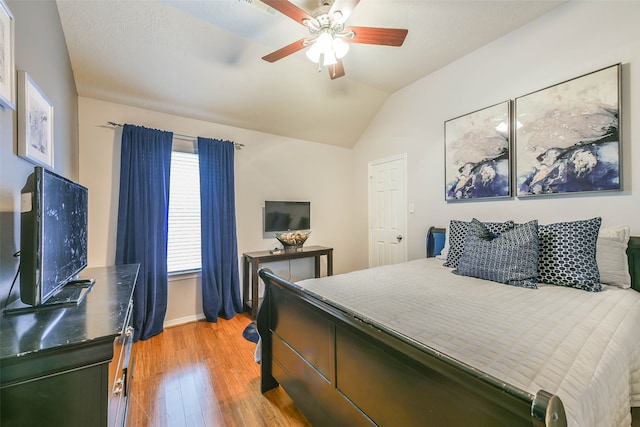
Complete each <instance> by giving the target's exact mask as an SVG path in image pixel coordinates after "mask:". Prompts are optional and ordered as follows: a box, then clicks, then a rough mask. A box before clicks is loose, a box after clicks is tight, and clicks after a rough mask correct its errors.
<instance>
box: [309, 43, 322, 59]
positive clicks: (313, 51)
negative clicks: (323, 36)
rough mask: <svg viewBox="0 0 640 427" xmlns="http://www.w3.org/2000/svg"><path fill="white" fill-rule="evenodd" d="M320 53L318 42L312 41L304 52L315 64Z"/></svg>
mask: <svg viewBox="0 0 640 427" xmlns="http://www.w3.org/2000/svg"><path fill="white" fill-rule="evenodd" d="M320 54H322V51H321V50H320V47H319V46H318V43H313V44H312V45H311V47H310V48H309V49H307V51H306V52H305V55H307V58H309V60H310V61H311V62H314V63H316V64H317V63H318V62H319V61H320Z"/></svg>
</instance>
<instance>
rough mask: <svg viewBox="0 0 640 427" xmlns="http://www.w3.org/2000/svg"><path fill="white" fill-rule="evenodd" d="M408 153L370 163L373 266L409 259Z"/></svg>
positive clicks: (370, 254) (371, 265)
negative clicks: (407, 230)
mask: <svg viewBox="0 0 640 427" xmlns="http://www.w3.org/2000/svg"><path fill="white" fill-rule="evenodd" d="M406 164H407V158H406V155H404V154H403V155H401V156H396V157H392V158H388V159H382V160H377V161H373V162H370V163H369V267H377V266H379V265H386V264H396V263H399V262H404V261H406V260H407V250H406V248H407V238H406V229H407V211H406V205H407V203H406V198H407V196H406Z"/></svg>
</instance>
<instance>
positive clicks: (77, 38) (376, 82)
mask: <svg viewBox="0 0 640 427" xmlns="http://www.w3.org/2000/svg"><path fill="white" fill-rule="evenodd" d="M292 2H293V3H294V4H295V5H297V6H298V7H300V8H301V9H304V10H305V11H308V12H311V11H313V10H314V9H315V8H317V7H318V2H317V0H292ZM562 3H564V1H550V0H549V1H547V0H542V1H528V0H501V1H482V0H441V1H434V0H361V1H360V2H359V4H358V5H357V7H356V8H355V9H354V10H353V12H352V14H351V15H350V16H349V18H348V21H347V24H348V25H350V26H369V27H389V28H406V29H408V30H409V32H408V35H407V37H406V39H405V42H404V45H403V46H402V47H388V46H377V45H367V44H351V46H350V47H351V48H350V50H349V52H348V54H347V56H346V57H345V58H344V59H343V64H344V68H345V71H346V75H345V76H344V77H341V78H339V79H335V80H331V79H330V78H329V74H328V72H327V71H326V70H322V72H318V66H317V65H316V64H314V63H312V62H311V61H309V60H308V59H307V58H306V56H305V54H304V51H300V52H297V53H295V54H293V55H290V56H287V57H286V58H283V59H281V60H279V61H277V62H274V63H269V62H266V61H263V60H262V59H261V58H262V57H263V56H265V55H266V54H268V53H271V52H273V51H275V50H277V49H279V48H281V47H283V46H286V45H288V44H290V43H292V42H293V41H295V40H298V39H301V38H303V37H306V36H308V35H309V32H308V30H307V29H306V28H305V27H304V26H302V25H299V24H298V23H296V22H295V21H294V20H292V19H290V18H289V17H287V16H285V15H283V14H281V13H280V12H277V11H275V10H273V9H271V8H269V7H268V6H266V5H265V4H264V3H261V2H260V1H259V0H134V1H123V0H57V5H58V11H59V14H60V19H61V22H62V28H63V31H64V35H65V39H66V42H67V46H68V50H69V55H70V60H71V65H72V68H73V73H74V76H75V80H76V86H77V90H78V94H79V95H80V96H83V97H89V98H94V99H100V100H104V101H109V102H115V103H120V104H125V105H131V106H137V107H141V108H145V109H150V110H154V111H159V112H164V113H169V114H173V115H177V116H184V117H190V118H195V119H200V120H205V121H210V122H215V123H219V124H224V125H230V126H234V127H239V128H245V129H251V130H255V131H260V132H266V133H271V134H275V135H281V136H285V137H291V138H298V139H304V140H308V141H315V142H320V143H326V144H332V145H336V146H342V147H352V146H353V144H354V143H355V142H356V141H357V139H358V138H359V136H360V135H361V134H362V132H363V131H364V129H366V127H367V126H368V125H369V123H370V122H371V120H372V119H373V118H374V116H375V115H376V114H377V112H378V110H379V109H380V107H381V106H382V105H383V103H384V102H385V101H386V99H387V98H388V97H389V95H390V94H392V93H393V92H395V91H397V90H399V89H401V88H403V87H405V86H407V85H409V84H410V83H412V82H414V81H416V80H418V79H420V78H422V77H424V76H426V75H428V74H430V73H432V72H433V71H435V70H438V69H439V68H441V67H443V66H445V65H447V64H449V63H451V62H453V61H455V60H456V59H458V58H460V57H462V56H464V55H467V54H469V53H470V52H472V51H474V50H476V49H478V48H479V47H481V46H483V45H485V44H487V43H490V42H491V41H493V40H496V39H497V38H499V37H501V36H503V35H505V34H506V33H508V32H510V31H512V30H514V29H516V28H518V27H520V26H522V25H524V24H526V23H528V22H530V21H532V20H534V19H536V18H538V17H539V16H541V15H543V14H545V13H547V12H548V11H550V10H551V9H553V8H555V7H557V6H558V5H560V4H562Z"/></svg>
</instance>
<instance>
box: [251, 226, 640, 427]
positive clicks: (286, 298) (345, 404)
mask: <svg viewBox="0 0 640 427" xmlns="http://www.w3.org/2000/svg"><path fill="white" fill-rule="evenodd" d="M433 231H436V232H443V230H442V229H435V230H430V234H432V232H433ZM431 239H432V237H431ZM429 245H430V240H429V238H428V239H427V252H429V250H430V248H429ZM431 245H432V247H431V253H430V254H429V255H432V254H433V243H431ZM627 254H628V257H629V270H630V272H631V277H632V287H633V288H634V289H635V290H637V291H640V237H631V240H630V242H629V248H628V250H627ZM259 274H260V277H262V279H263V280H264V281H265V284H266V288H265V295H264V300H263V302H262V305H261V307H260V310H259V313H258V318H257V325H258V332H259V333H260V336H261V339H262V344H261V345H262V351H261V352H262V361H261V370H262V379H261V391H262V392H263V393H264V392H266V391H268V390H270V389H272V388H275V387H277V386H278V385H281V386H282V387H283V388H284V389H285V391H286V392H287V393H288V394H289V396H291V398H292V399H293V401H294V402H295V404H296V405H297V406H298V408H299V409H300V410H301V411H302V412H303V413H304V414H305V416H306V417H307V418H308V420H309V421H310V422H311V423H312V424H313V425H314V426H372V425H378V426H414V425H420V426H474V427H481V426H487V427H496V426H505V427H517V426H532V425H533V426H566V423H567V421H566V416H565V412H564V407H563V405H562V402H561V401H560V398H558V397H557V396H554V395H552V394H550V393H547V392H546V391H544V390H540V391H539V392H538V393H536V394H535V395H532V394H530V393H528V392H525V391H523V390H520V389H518V388H516V387H513V386H511V385H509V384H507V383H504V382H503V381H501V380H500V379H498V378H495V377H492V376H490V375H488V374H485V373H483V372H481V371H479V370H477V369H474V368H473V367H471V366H469V365H466V364H463V363H460V362H459V361H457V360H455V359H453V358H451V357H449V356H447V355H446V354H443V353H440V352H437V351H435V350H430V349H425V348H423V347H418V346H416V345H415V344H414V343H412V342H411V341H410V340H408V339H406V338H405V337H403V336H401V335H398V334H396V333H394V332H393V331H391V330H387V329H385V328H384V327H380V326H373V325H371V324H369V323H367V321H366V320H364V319H359V318H357V317H356V316H354V315H353V314H349V313H347V312H345V311H343V310H340V309H338V308H336V307H334V306H332V305H330V304H329V303H327V302H326V301H322V300H319V299H317V298H314V297H313V296H310V295H308V294H307V293H305V292H303V291H301V290H300V289H299V288H298V287H296V286H295V285H294V284H292V283H290V282H288V281H286V280H284V279H282V278H280V277H278V276H276V275H274V274H273V273H272V272H271V271H270V270H268V269H261V270H260V273H259Z"/></svg>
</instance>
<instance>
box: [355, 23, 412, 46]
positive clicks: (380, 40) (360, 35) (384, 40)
mask: <svg viewBox="0 0 640 427" xmlns="http://www.w3.org/2000/svg"><path fill="white" fill-rule="evenodd" d="M350 31H352V32H353V33H354V36H353V38H351V37H345V38H344V41H346V42H351V43H364V44H381V45H385V46H402V43H404V38H405V37H406V36H407V33H408V32H409V30H402V29H397V28H374V27H348V28H345V29H344V32H345V33H348V32H350Z"/></svg>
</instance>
